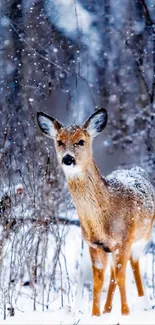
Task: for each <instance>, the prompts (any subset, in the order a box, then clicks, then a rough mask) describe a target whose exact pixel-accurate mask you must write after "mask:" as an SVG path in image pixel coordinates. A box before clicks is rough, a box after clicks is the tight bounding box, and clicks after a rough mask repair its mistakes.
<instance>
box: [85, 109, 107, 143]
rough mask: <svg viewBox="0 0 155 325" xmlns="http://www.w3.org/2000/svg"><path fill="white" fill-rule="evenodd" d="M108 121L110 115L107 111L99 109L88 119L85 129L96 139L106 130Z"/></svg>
mask: <svg viewBox="0 0 155 325" xmlns="http://www.w3.org/2000/svg"><path fill="white" fill-rule="evenodd" d="M107 120H108V113H107V111H106V109H105V108H99V109H98V110H97V111H95V112H94V113H93V114H92V115H91V116H90V117H89V118H88V120H87V121H86V122H85V124H84V128H85V129H86V130H87V131H88V132H89V134H90V135H91V136H92V137H93V138H94V137H96V136H97V135H98V134H99V133H100V132H101V131H102V130H103V129H104V128H105V126H106V124H107Z"/></svg>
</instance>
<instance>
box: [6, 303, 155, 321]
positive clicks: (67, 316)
mask: <svg viewBox="0 0 155 325" xmlns="http://www.w3.org/2000/svg"><path fill="white" fill-rule="evenodd" d="M154 317H155V312H154V310H150V311H142V310H140V309H139V310H135V311H132V312H131V314H130V315H128V316H122V315H120V313H119V312H118V311H117V309H116V310H115V311H114V312H113V311H112V312H111V313H110V314H106V315H102V316H100V317H92V316H90V313H85V314H84V315H82V314H81V313H73V312H72V311H71V310H70V308H67V307H66V308H60V309H57V310H54V311H51V312H29V313H28V312H27V313H24V314H23V313H20V312H19V313H18V314H17V316H15V317H10V318H7V320H6V321H5V320H0V324H40V325H41V324H66V325H69V324H71V325H73V324H109V325H111V324H118V323H119V324H135V325H136V324H154V323H155V321H154Z"/></svg>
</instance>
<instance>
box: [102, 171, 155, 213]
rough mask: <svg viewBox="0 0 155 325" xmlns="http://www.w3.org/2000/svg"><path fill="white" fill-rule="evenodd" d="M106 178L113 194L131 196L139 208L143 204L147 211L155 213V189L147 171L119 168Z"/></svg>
mask: <svg viewBox="0 0 155 325" xmlns="http://www.w3.org/2000/svg"><path fill="white" fill-rule="evenodd" d="M106 179H107V182H108V186H109V188H110V191H111V193H112V194H114V195H117V196H120V197H121V198H122V199H123V198H125V199H126V198H127V197H131V198H132V199H133V200H134V201H135V203H137V208H138V207H140V206H142V207H143V209H144V210H146V211H147V213H149V214H150V215H152V214H154V211H155V191H154V188H153V185H152V184H151V182H150V179H149V177H148V175H147V173H146V172H145V171H144V170H143V169H142V168H140V167H134V168H131V169H129V170H128V169H121V170H117V171H114V172H112V173H111V174H110V175H108V176H107V178H106ZM138 204H139V206H138Z"/></svg>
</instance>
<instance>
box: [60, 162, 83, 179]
mask: <svg viewBox="0 0 155 325" xmlns="http://www.w3.org/2000/svg"><path fill="white" fill-rule="evenodd" d="M62 168H63V171H64V173H65V176H66V178H69V177H76V176H78V175H80V173H81V168H80V167H79V166H76V165H74V164H71V165H70V166H66V165H64V164H63V165H62Z"/></svg>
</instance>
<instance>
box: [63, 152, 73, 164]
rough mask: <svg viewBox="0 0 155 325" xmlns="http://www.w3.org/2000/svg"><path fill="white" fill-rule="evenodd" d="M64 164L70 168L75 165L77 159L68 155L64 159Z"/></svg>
mask: <svg viewBox="0 0 155 325" xmlns="http://www.w3.org/2000/svg"><path fill="white" fill-rule="evenodd" d="M62 163H63V164H64V165H67V166H70V165H71V164H73V165H75V159H74V157H72V156H70V155H66V156H64V157H63V158H62Z"/></svg>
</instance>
